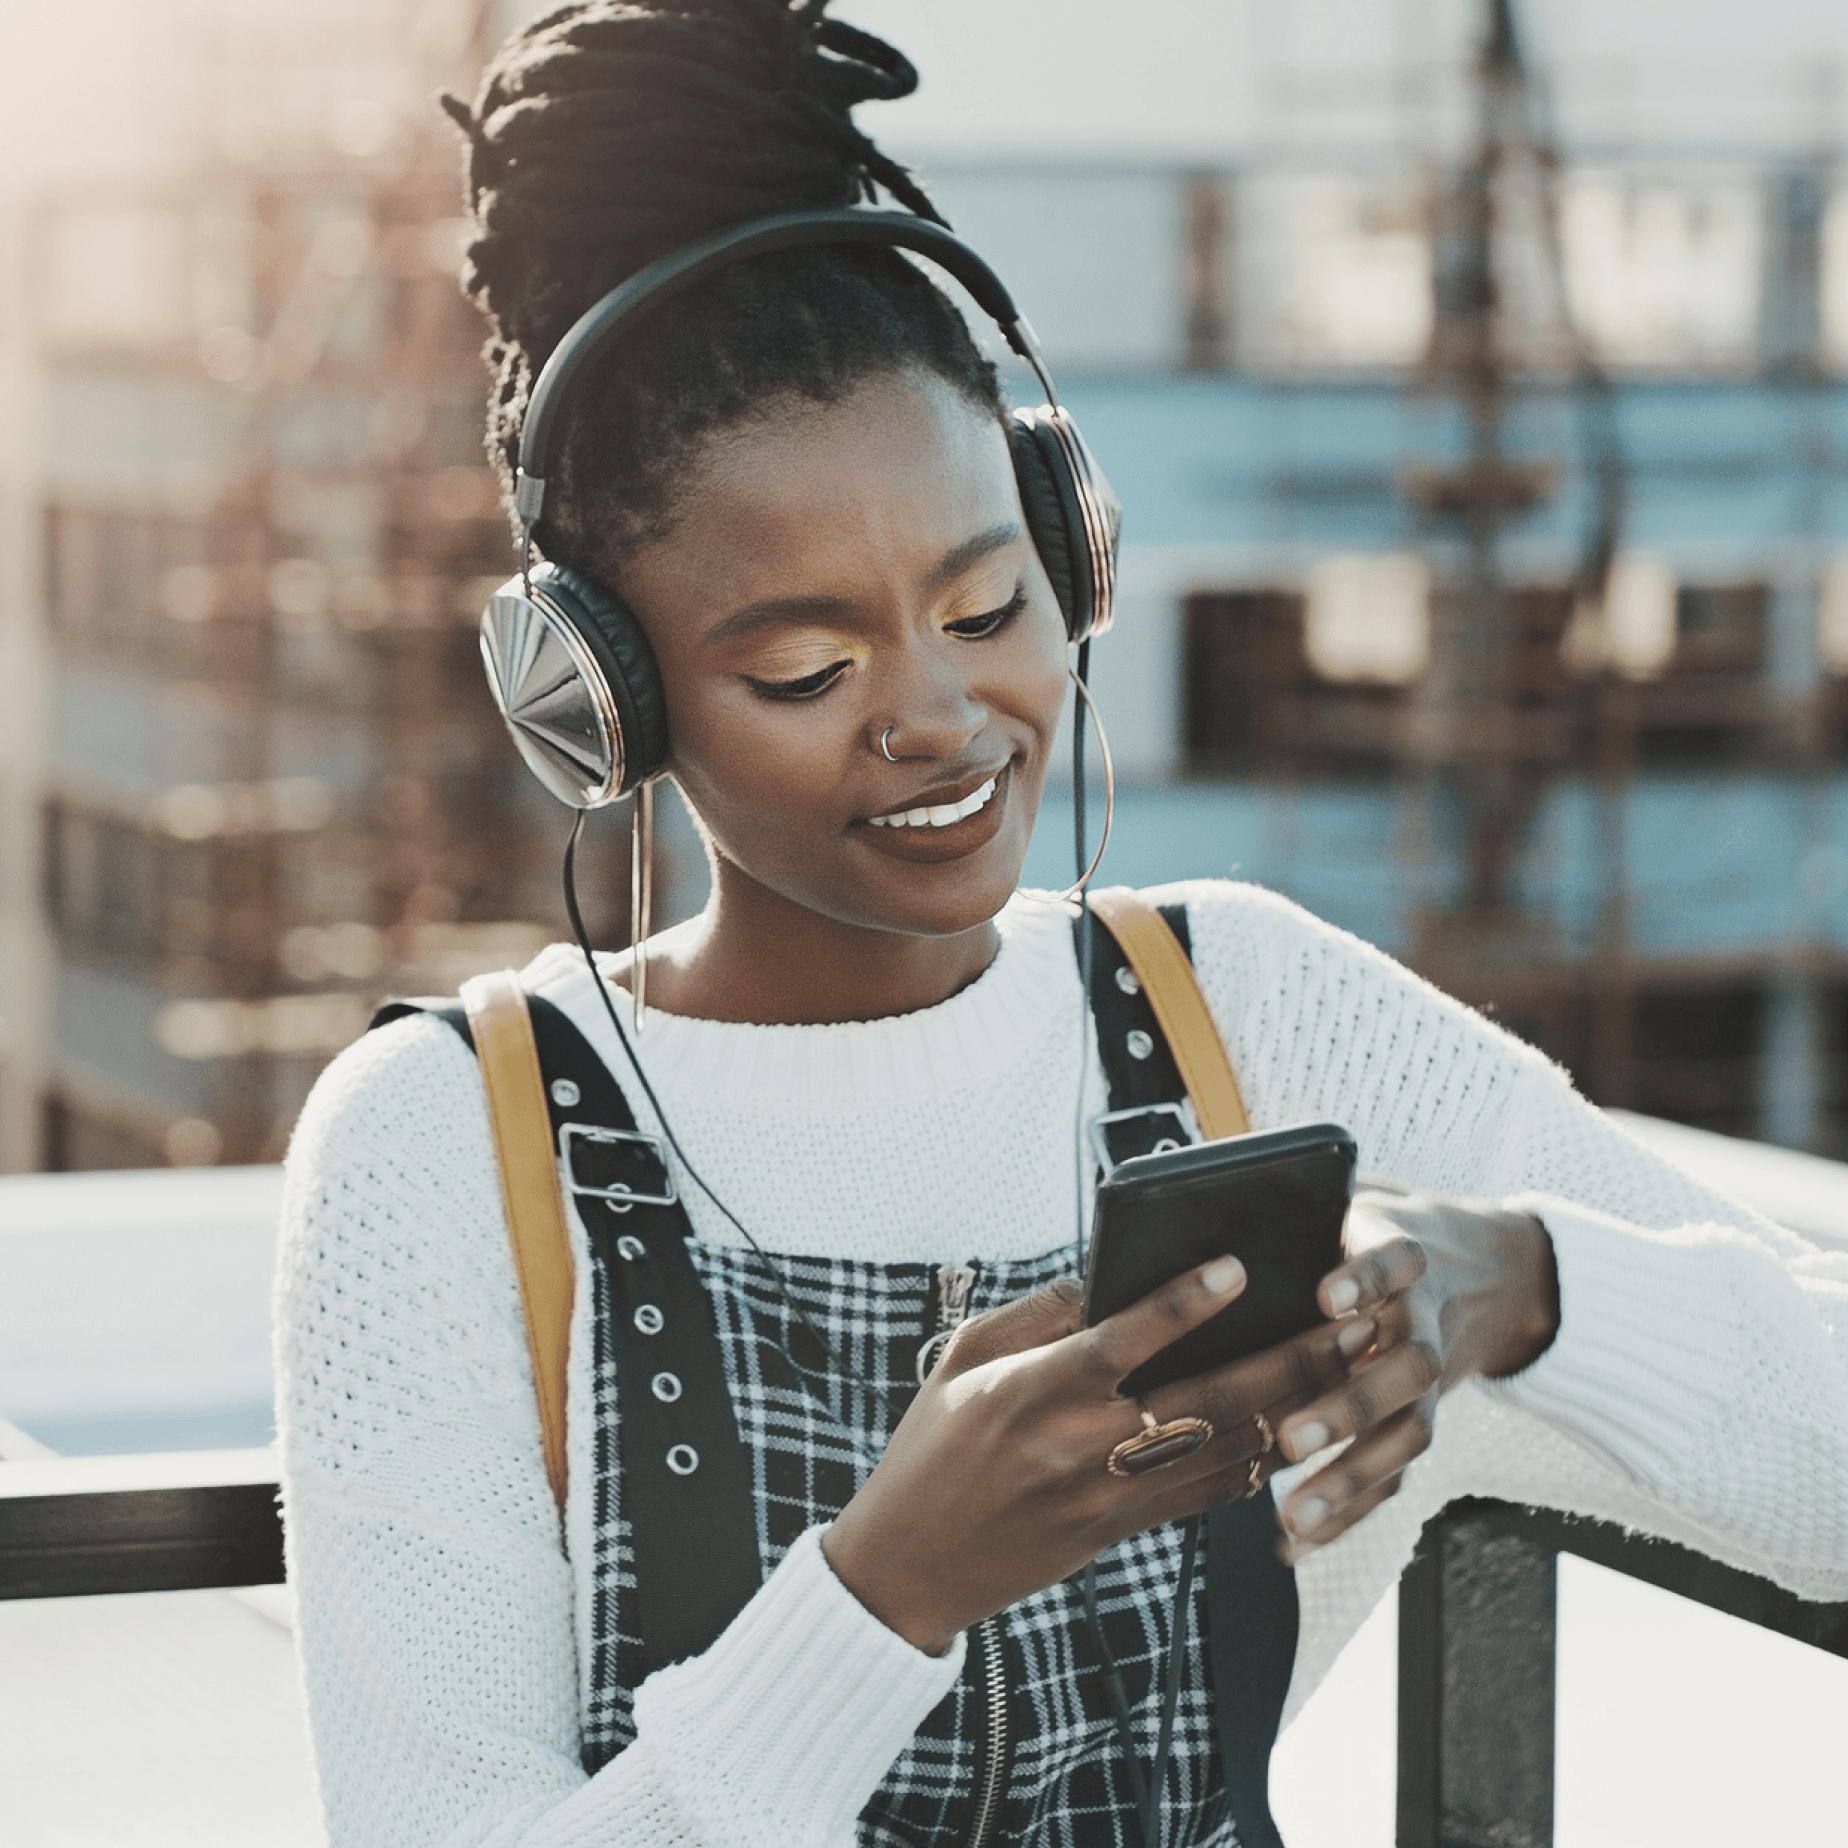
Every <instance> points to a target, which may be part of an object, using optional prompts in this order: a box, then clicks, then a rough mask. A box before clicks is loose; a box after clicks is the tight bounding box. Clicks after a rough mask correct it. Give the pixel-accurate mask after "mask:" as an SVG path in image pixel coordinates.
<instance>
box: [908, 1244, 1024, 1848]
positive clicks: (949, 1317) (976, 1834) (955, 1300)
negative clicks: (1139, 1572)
mask: <svg viewBox="0 0 1848 1848" xmlns="http://www.w3.org/2000/svg"><path fill="white" fill-rule="evenodd" d="M974 1289H975V1272H974V1270H973V1269H972V1268H971V1267H969V1266H968V1265H963V1264H942V1265H939V1266H938V1267H937V1275H936V1277H935V1278H934V1279H933V1288H932V1295H933V1296H934V1297H935V1298H936V1304H937V1313H936V1314H935V1316H929V1317H927V1318H926V1319H927V1321H929V1322H930V1324H931V1332H930V1334H929V1335H928V1336H926V1337H925V1340H924V1345H923V1346H922V1347H920V1348H919V1349H918V1384H919V1385H920V1386H921V1385H923V1383H924V1382H925V1380H927V1379H928V1378H929V1377H930V1370H931V1368H932V1367H934V1366H935V1365H936V1364H937V1362H938V1360H939V1359H941V1358H942V1355H943V1350H944V1348H945V1347H947V1346H948V1345H949V1339H950V1337H951V1336H952V1335H953V1334H955V1332H956V1331H957V1329H958V1328H960V1327H961V1326H962V1324H963V1322H964V1321H965V1320H967V1318H968V1314H969V1298H970V1296H971V1295H972V1294H973V1292H974ZM969 1643H970V1647H971V1648H973V1649H975V1650H977V1651H978V1652H979V1654H980V1658H981V1678H982V1704H983V1709H984V1711H983V1725H982V1737H981V1739H980V1741H979V1742H978V1744H977V1747H976V1760H975V1810H974V1812H973V1814H972V1815H971V1816H970V1818H969V1832H968V1834H967V1835H965V1836H964V1837H963V1848H985V1845H986V1843H987V1841H988V1838H989V1835H990V1834H991V1833H992V1831H993V1829H994V1824H995V1818H996V1816H998V1815H999V1814H1000V1810H1001V1794H1002V1792H1003V1791H1004V1790H1005V1789H1006V1788H1007V1757H1008V1750H1007V1748H1008V1736H1007V1658H1006V1656H1005V1654H1004V1653H1003V1650H1002V1643H1001V1619H1000V1618H999V1617H985V1618H983V1619H982V1621H981V1622H980V1623H978V1624H977V1625H976V1626H975V1628H974V1630H973V1631H972V1632H971V1634H970V1638H969Z"/></svg>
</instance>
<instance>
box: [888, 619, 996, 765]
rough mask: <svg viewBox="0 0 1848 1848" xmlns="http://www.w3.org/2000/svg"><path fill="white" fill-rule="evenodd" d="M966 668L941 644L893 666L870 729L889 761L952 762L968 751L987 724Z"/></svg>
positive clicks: (908, 655) (910, 652)
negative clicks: (882, 744)
mask: <svg viewBox="0 0 1848 1848" xmlns="http://www.w3.org/2000/svg"><path fill="white" fill-rule="evenodd" d="M965 652H973V651H965ZM971 665H972V664H970V663H966V662H962V661H958V660H957V659H956V658H955V656H954V654H952V653H951V652H950V651H949V650H947V649H944V648H942V646H941V645H939V646H938V647H937V648H930V647H927V646H926V647H917V648H910V649H907V650H906V651H905V654H904V657H903V659H902V660H900V661H898V662H896V663H894V667H893V671H892V673H891V674H890V675H889V676H888V677H887V684H886V686H885V687H884V688H883V689H882V691H883V692H884V694H885V698H884V701H883V703H882V705H881V708H880V710H879V711H878V713H877V714H876V715H875V723H874V727H873V729H874V730H875V731H876V732H883V734H884V740H885V750H886V754H887V755H888V756H890V757H895V758H896V757H954V756H955V755H956V754H957V753H958V752H959V751H961V750H963V749H965V748H966V747H967V745H968V744H969V742H970V740H971V739H972V738H974V737H975V735H976V734H977V733H978V732H979V731H980V730H981V729H982V727H983V726H984V725H985V724H986V723H987V722H988V707H987V704H986V702H985V701H984V700H983V699H982V698H981V697H980V695H979V693H978V692H977V690H976V688H975V686H974V684H973V675H972V674H971V672H970V667H971ZM888 728H889V729H888Z"/></svg>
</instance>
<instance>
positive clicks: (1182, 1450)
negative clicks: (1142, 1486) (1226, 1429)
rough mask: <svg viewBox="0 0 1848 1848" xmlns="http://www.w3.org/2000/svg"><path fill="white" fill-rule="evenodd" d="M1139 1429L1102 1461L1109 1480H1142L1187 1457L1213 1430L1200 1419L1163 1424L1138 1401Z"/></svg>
mask: <svg viewBox="0 0 1848 1848" xmlns="http://www.w3.org/2000/svg"><path fill="white" fill-rule="evenodd" d="M1136 1412H1137V1415H1138V1416H1139V1417H1140V1418H1141V1420H1142V1429H1141V1430H1140V1431H1138V1432H1137V1433H1136V1434H1135V1436H1134V1437H1126V1438H1124V1440H1123V1441H1122V1443H1120V1444H1118V1445H1117V1447H1116V1448H1115V1449H1114V1450H1112V1451H1111V1453H1110V1455H1109V1456H1108V1457H1106V1458H1105V1459H1104V1467H1105V1468H1106V1469H1107V1470H1109V1472H1110V1473H1111V1475H1113V1476H1146V1475H1147V1474H1148V1473H1149V1471H1150V1470H1152V1469H1166V1468H1167V1466H1168V1465H1169V1464H1170V1463H1178V1462H1180V1460H1181V1459H1182V1458H1183V1457H1190V1456H1192V1455H1193V1454H1194V1452H1195V1451H1196V1450H1198V1449H1200V1447H1201V1446H1202V1445H1204V1444H1206V1443H1208V1442H1210V1441H1211V1439H1212V1435H1213V1427H1212V1426H1211V1425H1210V1424H1208V1423H1207V1421H1206V1420H1205V1419H1204V1418H1170V1419H1169V1420H1168V1421H1167V1422H1166V1423H1165V1424H1164V1423H1163V1422H1162V1421H1161V1420H1160V1419H1158V1418H1157V1417H1156V1416H1155V1414H1154V1413H1153V1412H1151V1411H1150V1410H1149V1408H1148V1407H1147V1406H1146V1405H1144V1404H1143V1403H1142V1402H1141V1401H1140V1400H1137V1402H1136Z"/></svg>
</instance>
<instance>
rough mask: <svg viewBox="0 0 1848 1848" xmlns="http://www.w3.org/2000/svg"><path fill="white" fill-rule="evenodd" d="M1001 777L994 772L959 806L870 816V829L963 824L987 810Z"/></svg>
mask: <svg viewBox="0 0 1848 1848" xmlns="http://www.w3.org/2000/svg"><path fill="white" fill-rule="evenodd" d="M1000 775H1001V773H1000V772H999V771H996V772H995V774H994V775H993V776H991V777H990V778H989V779H988V780H987V781H986V782H985V783H979V784H977V785H976V787H975V788H974V789H973V790H971V791H970V792H969V794H968V795H966V796H964V797H963V799H962V800H961V801H960V802H943V803H937V804H933V805H930V806H928V807H923V808H910V809H905V810H904V811H903V812H902V813H900V812H894V813H893V814H890V815H869V816H868V817H867V818H866V825H867V826H868V827H869V828H948V827H953V826H954V825H955V824H956V823H957V822H959V821H966V820H967V819H968V818H969V817H970V816H971V815H973V814H975V812H976V811H977V810H978V809H983V808H986V807H987V806H988V799H989V797H990V796H992V795H993V794H994V793H995V785H996V783H997V782H999V781H1000Z"/></svg>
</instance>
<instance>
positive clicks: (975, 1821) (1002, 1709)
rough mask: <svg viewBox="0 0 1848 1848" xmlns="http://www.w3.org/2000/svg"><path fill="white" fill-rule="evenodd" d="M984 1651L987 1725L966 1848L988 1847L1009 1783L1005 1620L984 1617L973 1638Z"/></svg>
mask: <svg viewBox="0 0 1848 1848" xmlns="http://www.w3.org/2000/svg"><path fill="white" fill-rule="evenodd" d="M971 1640H972V1641H973V1642H974V1644H975V1646H976V1647H977V1648H978V1649H980V1650H981V1652H982V1688H983V1692H984V1694H985V1695H986V1697H987V1698H986V1706H987V1714H986V1719H987V1725H986V1727H985V1729H984V1733H983V1738H982V1749H981V1756H980V1757H979V1758H978V1759H977V1761H976V1772H975V1814H974V1815H973V1816H972V1817H971V1818H970V1822H969V1833H968V1834H967V1835H966V1836H965V1837H964V1838H963V1841H964V1848H984V1844H985V1843H986V1842H987V1840H988V1836H989V1832H990V1831H991V1829H992V1828H993V1826H994V1821H995V1817H996V1816H997V1815H998V1814H999V1813H1000V1809H1001V1793H1002V1791H1003V1790H1004V1789H1005V1788H1006V1784H1007V1665H1006V1660H1005V1658H1004V1657H1003V1655H1002V1652H1001V1619H1000V1618H999V1617H984V1618H983V1619H982V1621H981V1622H980V1623H978V1624H977V1625H976V1626H975V1634H974V1637H973V1638H972V1639H971Z"/></svg>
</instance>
